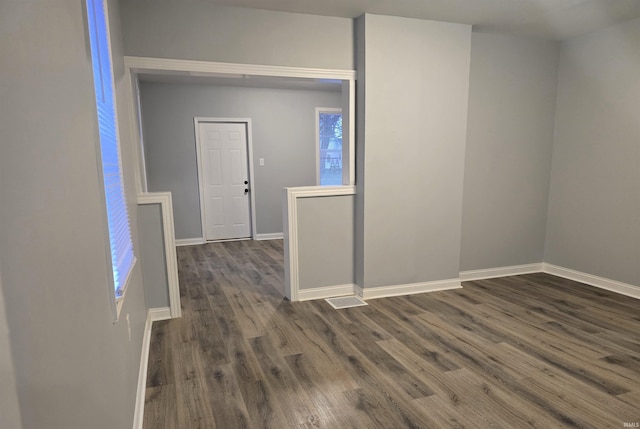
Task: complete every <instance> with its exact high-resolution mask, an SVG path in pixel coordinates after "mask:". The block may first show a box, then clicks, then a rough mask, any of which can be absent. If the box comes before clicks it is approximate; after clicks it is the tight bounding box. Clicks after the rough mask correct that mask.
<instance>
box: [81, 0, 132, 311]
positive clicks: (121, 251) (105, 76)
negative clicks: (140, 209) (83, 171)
mask: <svg viewBox="0 0 640 429" xmlns="http://www.w3.org/2000/svg"><path fill="white" fill-rule="evenodd" d="M85 5H86V8H87V9H86V10H87V32H88V42H89V51H90V59H91V72H92V78H93V82H94V96H95V99H94V100H95V106H96V119H97V125H98V130H97V147H96V150H97V152H98V153H97V155H98V171H99V175H100V178H101V182H102V186H101V197H102V201H103V204H104V205H103V207H104V213H105V218H104V224H105V226H104V228H105V235H106V238H107V240H106V250H107V251H106V256H107V267H108V268H107V272H108V278H109V281H108V285H109V298H110V302H111V306H112V309H113V313H114V319H115V321H117V320H118V318H119V315H120V311H121V309H122V305H123V302H124V298H125V295H126V291H127V289H128V285H129V282H130V278H131V273H132V272H133V270H134V268H135V266H136V263H137V259H136V256H135V249H134V247H133V240H132V234H131V218H130V216H129V209H128V204H127V198H126V189H125V184H124V174H123V168H122V154H121V153H122V150H121V142H120V130H119V121H118V110H117V100H116V90H115V81H114V73H113V57H112V50H111V34H110V28H109V10H108V4H107V0H85ZM105 51H106V52H105ZM99 90H101V91H99ZM100 92H101V93H103V94H105V95H103V96H102V97H100V96H99V93H100ZM106 94H108V95H106ZM105 106H106V107H105Z"/></svg>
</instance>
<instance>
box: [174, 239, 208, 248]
mask: <svg viewBox="0 0 640 429" xmlns="http://www.w3.org/2000/svg"><path fill="white" fill-rule="evenodd" d="M204 243H206V241H205V239H204V238H202V237H195V238H178V239H176V246H198V245H200V244H204Z"/></svg>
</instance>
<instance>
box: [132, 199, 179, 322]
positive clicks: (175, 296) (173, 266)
mask: <svg viewBox="0 0 640 429" xmlns="http://www.w3.org/2000/svg"><path fill="white" fill-rule="evenodd" d="M138 204H160V210H161V213H162V231H163V233H164V254H165V258H166V260H165V263H166V267H167V282H168V284H169V285H168V287H169V307H170V309H171V317H181V316H182V308H181V307H180V281H179V279H178V257H177V255H176V238H175V237H176V235H175V230H174V223H173V201H172V199H171V192H154V193H147V194H138Z"/></svg>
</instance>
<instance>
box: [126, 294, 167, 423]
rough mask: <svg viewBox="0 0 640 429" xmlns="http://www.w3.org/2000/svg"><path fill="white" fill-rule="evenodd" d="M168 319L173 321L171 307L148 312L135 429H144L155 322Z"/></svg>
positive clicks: (134, 416)
mask: <svg viewBox="0 0 640 429" xmlns="http://www.w3.org/2000/svg"><path fill="white" fill-rule="evenodd" d="M167 319H171V308H169V307H160V308H150V309H149V310H147V320H146V322H145V323H144V333H143V335H142V351H141V352H140V369H139V370H138V390H137V391H136V406H135V411H134V414H133V429H142V421H143V417H144V401H145V392H146V389H147V368H148V364H149V347H150V344H151V329H152V328H153V322H156V321H158V320H167Z"/></svg>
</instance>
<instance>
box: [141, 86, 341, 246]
mask: <svg viewBox="0 0 640 429" xmlns="http://www.w3.org/2000/svg"><path fill="white" fill-rule="evenodd" d="M140 97H141V105H142V121H143V129H144V140H145V143H144V144H145V159H146V166H147V179H148V186H149V191H151V192H156V191H158V192H160V191H171V193H172V198H173V201H174V216H175V230H176V238H177V239H185V238H197V237H202V231H201V230H202V228H201V221H200V200H199V195H198V174H197V163H196V145H195V136H194V124H193V118H194V117H195V116H204V117H227V118H251V120H252V127H253V157H254V173H255V178H254V183H253V184H252V190H253V192H254V193H255V198H256V220H257V232H258V233H259V234H268V233H281V232H282V202H281V195H282V188H283V187H285V186H306V185H315V183H316V166H315V163H316V153H315V151H316V140H315V108H316V107H340V104H341V96H340V92H330V91H311V90H284V89H263V88H242V87H224V86H211V85H196V84H165V83H151V82H142V83H141V85H140ZM259 158H264V160H265V165H264V166H260V165H259V163H258V160H259Z"/></svg>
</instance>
